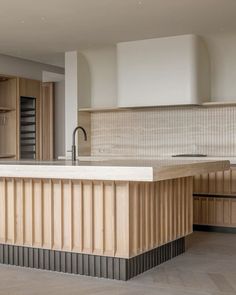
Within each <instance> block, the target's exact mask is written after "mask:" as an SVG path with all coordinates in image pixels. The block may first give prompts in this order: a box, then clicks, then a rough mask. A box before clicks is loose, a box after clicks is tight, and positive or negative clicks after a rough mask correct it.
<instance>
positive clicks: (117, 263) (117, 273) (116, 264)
mask: <svg viewBox="0 0 236 295" xmlns="http://www.w3.org/2000/svg"><path fill="white" fill-rule="evenodd" d="M114 279H115V280H119V279H120V259H119V258H114Z"/></svg>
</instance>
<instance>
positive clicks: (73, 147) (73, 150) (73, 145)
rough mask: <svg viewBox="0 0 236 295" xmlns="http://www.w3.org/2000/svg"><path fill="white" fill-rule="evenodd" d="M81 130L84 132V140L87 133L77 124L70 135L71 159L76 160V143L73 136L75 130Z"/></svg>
mask: <svg viewBox="0 0 236 295" xmlns="http://www.w3.org/2000/svg"><path fill="white" fill-rule="evenodd" d="M79 129H80V130H82V131H83V134H84V140H85V141H87V133H86V131H85V129H84V128H83V127H82V126H77V127H76V128H75V129H74V131H73V135H72V161H76V144H75V136H76V132H77V131H78V130H79Z"/></svg>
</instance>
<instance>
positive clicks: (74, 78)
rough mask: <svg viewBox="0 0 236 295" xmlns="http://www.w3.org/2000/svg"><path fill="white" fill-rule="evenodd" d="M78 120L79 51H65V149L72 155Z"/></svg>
mask: <svg viewBox="0 0 236 295" xmlns="http://www.w3.org/2000/svg"><path fill="white" fill-rule="evenodd" d="M77 122H78V52H77V51H70V52H66V53H65V151H66V154H67V155H68V156H71V152H69V151H71V146H72V134H73V130H74V128H75V127H76V126H77Z"/></svg>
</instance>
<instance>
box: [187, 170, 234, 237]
mask: <svg viewBox="0 0 236 295" xmlns="http://www.w3.org/2000/svg"><path fill="white" fill-rule="evenodd" d="M193 208H194V210H193V211H194V212H193V216H194V217H193V222H194V226H195V228H197V229H209V230H211V229H212V230H222V228H223V230H224V229H225V230H226V231H227V230H229V228H230V229H231V231H233V232H234V229H235V232H236V166H235V165H232V166H231V168H230V170H228V171H220V172H214V173H209V174H202V175H198V176H195V178H194V196H193Z"/></svg>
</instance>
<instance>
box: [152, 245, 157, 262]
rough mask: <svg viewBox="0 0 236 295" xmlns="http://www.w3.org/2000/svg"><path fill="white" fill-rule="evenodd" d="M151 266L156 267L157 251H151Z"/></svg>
mask: <svg viewBox="0 0 236 295" xmlns="http://www.w3.org/2000/svg"><path fill="white" fill-rule="evenodd" d="M153 266H157V249H154V250H153Z"/></svg>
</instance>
